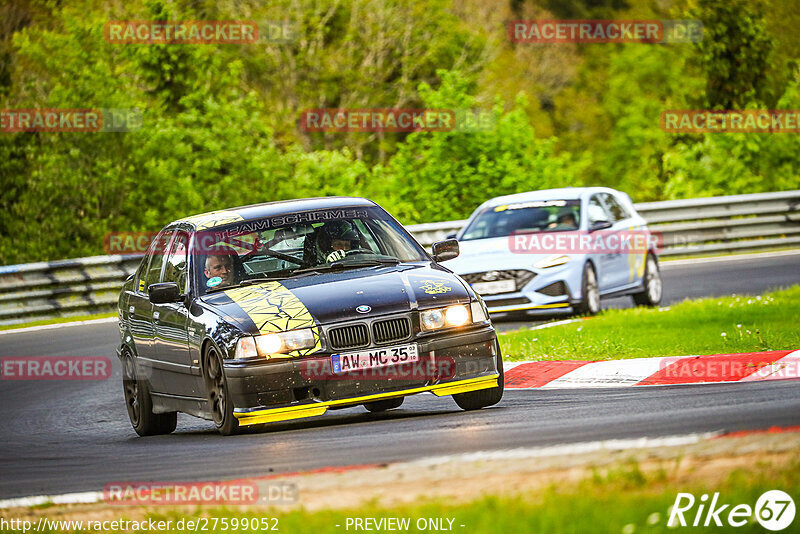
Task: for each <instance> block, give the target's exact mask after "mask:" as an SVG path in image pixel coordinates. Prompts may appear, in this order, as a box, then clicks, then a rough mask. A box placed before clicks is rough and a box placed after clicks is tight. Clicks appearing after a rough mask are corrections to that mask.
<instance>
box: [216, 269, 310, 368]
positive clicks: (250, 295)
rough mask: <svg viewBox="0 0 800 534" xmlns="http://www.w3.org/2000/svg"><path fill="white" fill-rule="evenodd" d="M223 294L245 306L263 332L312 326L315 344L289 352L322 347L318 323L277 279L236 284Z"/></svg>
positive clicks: (241, 306)
mask: <svg viewBox="0 0 800 534" xmlns="http://www.w3.org/2000/svg"><path fill="white" fill-rule="evenodd" d="M225 294H226V295H227V296H228V297H230V299H231V300H232V301H233V302H235V303H236V304H237V305H238V306H239V307H240V308H242V310H244V312H245V313H246V314H247V315H248V317H250V319H251V320H252V321H253V322H254V323H255V324H256V327H258V331H259V332H261V333H262V334H271V333H274V332H284V331H286V330H296V329H298V328H311V331H312V332H313V334H314V346H313V347H311V348H309V349H302V350H296V351H292V352H290V353H288V356H305V355H307V354H313V353H315V352H318V351H320V350H322V344H321V343H320V340H319V327H318V326H317V324H316V323H315V322H314V318H313V317H312V316H311V313H310V312H309V311H308V308H306V307H305V305H304V304H303V303H302V302H301V301H300V299H299V298H297V296H296V295H295V294H294V293H292V292H291V291H289V290H288V289H286V287H284V286H283V285H282V284H281V283H280V282H264V283H261V284H258V285H253V286H246V287H236V288H233V289H228V290H226V291H225Z"/></svg>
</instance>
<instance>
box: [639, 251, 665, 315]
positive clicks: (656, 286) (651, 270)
mask: <svg viewBox="0 0 800 534" xmlns="http://www.w3.org/2000/svg"><path fill="white" fill-rule="evenodd" d="M662 293H663V285H662V283H661V272H660V271H659V269H658V262H657V261H656V260H655V258H654V257H653V256H652V255H650V254H648V255H647V260H646V261H645V264H644V291H642V292H641V293H634V294H633V295H632V296H633V302H634V303H635V304H636V305H637V306H651V307H652V306H658V305H659V304H660V303H661V295H662Z"/></svg>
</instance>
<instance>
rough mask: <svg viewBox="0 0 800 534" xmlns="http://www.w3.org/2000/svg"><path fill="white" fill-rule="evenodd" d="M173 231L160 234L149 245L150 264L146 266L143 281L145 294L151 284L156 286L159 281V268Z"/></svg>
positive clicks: (162, 262)
mask: <svg viewBox="0 0 800 534" xmlns="http://www.w3.org/2000/svg"><path fill="white" fill-rule="evenodd" d="M172 232H173V230H167V231H164V232H161V233H160V234H158V235H157V236H156V238H155V239H154V240H153V243H152V244H151V245H150V262H149V263H148V264H147V274H146V275H145V279H144V286H145V287H144V289H142V291H144V292H145V293H147V290H148V288H149V287H150V286H151V285H152V284H157V283H158V282H159V281H160V279H161V266H162V265H163V264H164V252H165V251H166V250H167V245H169V239H170V237H171V236H172Z"/></svg>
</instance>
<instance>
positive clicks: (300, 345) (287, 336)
mask: <svg viewBox="0 0 800 534" xmlns="http://www.w3.org/2000/svg"><path fill="white" fill-rule="evenodd" d="M313 346H314V332H312V330H311V329H310V328H303V329H301V330H289V331H288V332H276V333H273V334H263V335H260V336H255V337H252V336H244V337H241V338H239V341H237V343H236V358H259V357H260V358H269V357H270V355H272V354H285V353H287V352H291V351H293V350H299V349H310V348H312V347H313Z"/></svg>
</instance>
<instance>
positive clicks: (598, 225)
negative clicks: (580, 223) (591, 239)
mask: <svg viewBox="0 0 800 534" xmlns="http://www.w3.org/2000/svg"><path fill="white" fill-rule="evenodd" d="M612 226H614V225H613V224H611V223H610V222H608V221H595V222H593V223H592V226H591V227H589V231H590V232H596V231H597V230H605V229H606V228H611V227H612Z"/></svg>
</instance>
